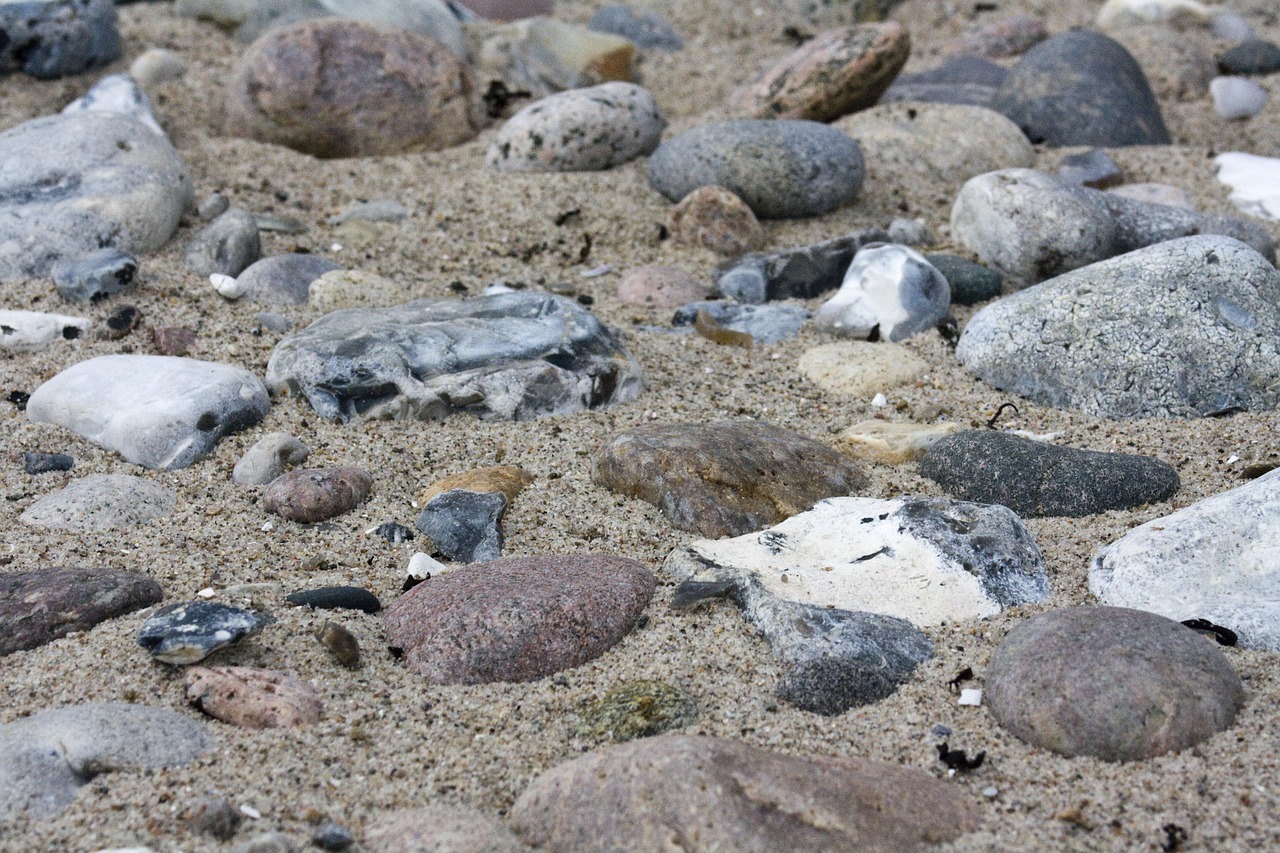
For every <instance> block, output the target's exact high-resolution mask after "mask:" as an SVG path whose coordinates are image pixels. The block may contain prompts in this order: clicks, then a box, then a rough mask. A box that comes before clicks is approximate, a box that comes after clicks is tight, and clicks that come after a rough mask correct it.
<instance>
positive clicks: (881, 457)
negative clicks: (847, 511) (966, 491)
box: [836, 420, 999, 503]
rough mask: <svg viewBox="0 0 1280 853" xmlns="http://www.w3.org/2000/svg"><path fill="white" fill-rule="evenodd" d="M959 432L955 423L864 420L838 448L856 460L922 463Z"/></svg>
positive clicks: (846, 433)
mask: <svg viewBox="0 0 1280 853" xmlns="http://www.w3.org/2000/svg"><path fill="white" fill-rule="evenodd" d="M959 431H960V425H959V424H957V423H954V422H951V421H944V422H943V423H937V424H912V423H895V422H893V421H878V420H870V421H860V422H859V423H856V424H854V425H853V426H851V427H849V428H848V429H847V430H845V431H844V432H842V433H840V435H839V437H838V438H837V439H836V442H837V443H836V449H837V450H839V451H840V452H841V453H844V454H845V455H847V456H852V457H853V458H854V459H866V460H870V461H872V462H880V463H883V464H885V465H897V464H900V463H902V462H916V461H919V460H920V459H921V458H923V457H924V455H925V453H926V452H927V451H928V450H929V448H931V447H933V446H934V445H935V444H936V443H937V442H938V441H939V440H940V439H942V438H945V437H947V436H949V435H952V434H954V433H956V432H959ZM966 500H968V498H966ZM986 503H999V501H986Z"/></svg>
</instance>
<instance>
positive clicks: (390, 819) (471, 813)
mask: <svg viewBox="0 0 1280 853" xmlns="http://www.w3.org/2000/svg"><path fill="white" fill-rule="evenodd" d="M361 842H362V844H363V845H364V847H365V848H367V849H368V850H370V851H371V853H424V851H430V853H476V851H484V853H530V851H532V849H533V848H532V847H527V846H525V845H524V844H523V843H522V842H521V841H520V839H519V838H517V837H516V834H515V833H514V832H512V831H511V830H510V829H508V828H507V826H506V824H504V823H502V822H501V821H499V820H497V819H496V818H493V817H490V816H489V815H487V814H484V813H483V812H479V811H476V810H475V809H472V808H468V807H466V806H450V805H445V804H444V803H440V802H436V803H433V804H432V805H429V806H422V807H420V808H415V809H402V810H401V811H395V812H390V813H388V814H385V815H383V816H382V817H380V818H377V819H376V820H373V821H371V822H370V824H369V825H368V827H367V828H366V829H365V832H364V837H363V838H362V839H361Z"/></svg>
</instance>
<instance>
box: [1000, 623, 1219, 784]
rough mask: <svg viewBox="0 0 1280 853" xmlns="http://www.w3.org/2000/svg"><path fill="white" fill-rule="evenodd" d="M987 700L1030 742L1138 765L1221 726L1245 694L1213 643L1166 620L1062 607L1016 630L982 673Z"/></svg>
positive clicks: (1005, 722)
mask: <svg viewBox="0 0 1280 853" xmlns="http://www.w3.org/2000/svg"><path fill="white" fill-rule="evenodd" d="M986 699H987V707H988V708H989V709H990V710H991V714H992V716H994V717H995V718H996V721H997V722H998V723H1000V725H1001V726H1002V727H1004V728H1005V729H1007V730H1009V731H1010V732H1012V733H1013V734H1014V735H1016V736H1017V737H1018V738H1020V739H1021V740H1024V741H1026V742H1027V743H1030V744H1031V745H1032V746H1036V747H1039V748H1041V749H1047V750H1050V751H1052V752H1057V753H1060V754H1062V755H1067V756H1078V755H1091V756H1094V757H1096V758H1101V759H1103V760H1105V761H1140V760H1142V759H1144V758H1151V757H1153V756H1156V755H1163V754H1164V753H1166V752H1178V751H1181V750H1184V749H1186V748H1188V747H1191V746H1194V745H1196V744H1198V743H1201V742H1203V741H1205V740H1208V739H1209V738H1210V737H1212V736H1213V735H1215V734H1217V733H1218V732H1220V731H1224V730H1226V729H1227V728H1228V727H1230V725H1231V723H1232V721H1233V720H1234V719H1235V716H1236V713H1237V712H1238V711H1239V710H1240V708H1241V706H1242V705H1243V704H1244V690H1243V688H1242V687H1241V684H1240V679H1239V677H1238V676H1237V675H1236V673H1235V670H1234V669H1233V668H1232V666H1231V663H1230V662H1229V661H1228V660H1227V659H1226V657H1225V656H1224V655H1223V654H1222V652H1220V651H1218V648H1217V647H1216V646H1215V645H1214V644H1213V643H1212V642H1211V641H1209V640H1206V639H1205V638H1203V637H1201V636H1200V635H1199V634H1197V633H1196V632H1195V631H1192V630H1191V629H1189V628H1187V627H1185V626H1183V625H1180V624H1178V623H1177V622H1174V621H1173V620H1171V619H1166V618H1164V617H1163V616H1157V615H1155V614H1153V613H1145V612H1143V611H1140V610H1127V609H1124V608H1118V607H1070V608H1065V609H1062V610H1051V611H1049V612H1047V613H1040V614H1038V615H1036V616H1032V617H1031V618H1030V619H1027V620H1025V621H1023V622H1020V623H1019V624H1018V625H1015V626H1014V628H1013V630H1011V631H1010V632H1009V633H1008V634H1007V635H1006V636H1005V638H1004V640H1003V641H1002V642H1001V643H1000V645H999V647H998V648H997V649H996V651H995V654H994V655H993V656H992V658H991V664H990V666H989V667H988V668H987V673H986Z"/></svg>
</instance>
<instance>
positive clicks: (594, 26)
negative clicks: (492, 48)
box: [489, 3, 684, 50]
mask: <svg viewBox="0 0 1280 853" xmlns="http://www.w3.org/2000/svg"><path fill="white" fill-rule="evenodd" d="M548 5H550V4H548ZM549 11H550V10H549V9H548V10H546V11H544V12H541V13H539V14H546V12H549ZM489 17H492V16H489ZM587 29H589V30H595V31H596V32H598V33H609V34H611V35H615V36H622V37H623V38H624V39H626V40H628V41H630V42H633V43H634V44H635V45H636V46H637V47H640V48H643V49H644V50H680V49H682V48H683V47H684V39H682V38H681V37H680V34H679V33H677V32H676V31H675V30H674V29H672V28H671V24H669V23H667V19H666V18H664V17H662V15H660V14H658V13H657V12H655V11H653V10H651V9H645V8H633V7H631V6H624V5H623V4H621V3H610V4H608V5H606V6H601V7H600V8H599V9H598V10H596V13H595V14H594V15H592V16H591V20H589V21H587Z"/></svg>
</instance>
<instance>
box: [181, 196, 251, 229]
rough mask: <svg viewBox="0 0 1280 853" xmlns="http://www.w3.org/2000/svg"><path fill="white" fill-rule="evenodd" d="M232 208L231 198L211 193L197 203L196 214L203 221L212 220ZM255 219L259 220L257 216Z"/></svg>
mask: <svg viewBox="0 0 1280 853" xmlns="http://www.w3.org/2000/svg"><path fill="white" fill-rule="evenodd" d="M230 209H231V200H230V199H228V198H227V197H226V196H225V195H223V194H222V193H210V194H209V197H208V198H206V199H204V200H203V201H201V202H200V203H199V204H197V205H196V216H198V217H200V219H201V221H203V222H212V221H213V220H215V219H217V218H218V217H219V216H221V215H222V214H224V213H226V212H227V211H228V210H230ZM254 221H255V222H257V221H258V218H257V217H256V216H255V217H254Z"/></svg>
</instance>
